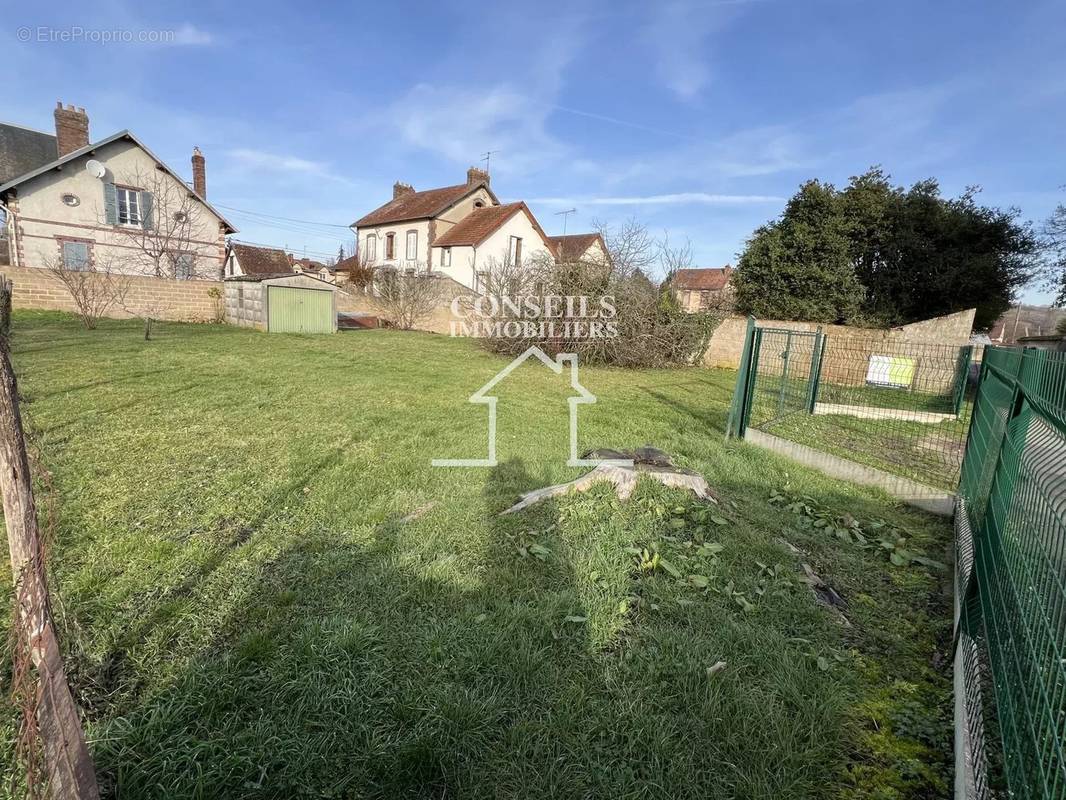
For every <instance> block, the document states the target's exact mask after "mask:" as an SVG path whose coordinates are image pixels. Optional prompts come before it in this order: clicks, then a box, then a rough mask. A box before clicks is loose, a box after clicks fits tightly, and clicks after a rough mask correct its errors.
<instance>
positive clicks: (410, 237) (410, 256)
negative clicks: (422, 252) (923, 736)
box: [407, 231, 418, 261]
mask: <svg viewBox="0 0 1066 800" xmlns="http://www.w3.org/2000/svg"><path fill="white" fill-rule="evenodd" d="M417 258H418V231H408V232H407V260H408V261H414V260H415V259H417Z"/></svg>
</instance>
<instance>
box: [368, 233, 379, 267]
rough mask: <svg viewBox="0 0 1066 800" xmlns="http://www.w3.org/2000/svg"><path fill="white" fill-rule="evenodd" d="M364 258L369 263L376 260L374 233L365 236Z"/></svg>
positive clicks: (376, 241)
mask: <svg viewBox="0 0 1066 800" xmlns="http://www.w3.org/2000/svg"><path fill="white" fill-rule="evenodd" d="M366 260H367V261H368V262H370V263H371V264H373V263H374V262H375V261H377V260H378V237H377V236H375V235H374V234H370V235H369V236H367V237H366Z"/></svg>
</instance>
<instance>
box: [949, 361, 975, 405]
mask: <svg viewBox="0 0 1066 800" xmlns="http://www.w3.org/2000/svg"><path fill="white" fill-rule="evenodd" d="M972 359H973V345H972V344H971V345H966V346H965V347H960V348H959V362H958V363H959V366H958V370H959V373H958V375H957V376H956V377H955V381H956V385H955V402H954V403H953V404H952V409H953V410H952V413H953V414H954V415H955V416H956V417H957V416H958V415H959V411H960V410H961V409H962V401H963V399H964V398H965V397H966V384H967V383H969V382H970V361H971V360H972Z"/></svg>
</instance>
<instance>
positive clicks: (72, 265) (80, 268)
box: [63, 242, 89, 272]
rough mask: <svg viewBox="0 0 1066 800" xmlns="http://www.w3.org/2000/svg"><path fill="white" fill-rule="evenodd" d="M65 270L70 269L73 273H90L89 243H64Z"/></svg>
mask: <svg viewBox="0 0 1066 800" xmlns="http://www.w3.org/2000/svg"><path fill="white" fill-rule="evenodd" d="M63 269H68V270H70V271H71V272H87V271H88V269H89V243H88V242H63Z"/></svg>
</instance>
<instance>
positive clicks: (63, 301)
mask: <svg viewBox="0 0 1066 800" xmlns="http://www.w3.org/2000/svg"><path fill="white" fill-rule="evenodd" d="M3 274H4V275H6V276H7V277H8V278H10V279H11V280H12V282H13V283H14V293H13V295H12V305H13V307H14V308H35V309H47V310H52V311H70V312H75V313H76V312H77V307H76V306H75V305H74V301H73V300H72V299H71V297H70V292H68V291H67V288H66V287H65V286H64V285H63V283H62V282H61V281H60V280H59V278H57V277H56V276H55V275H53V274H52V273H51V272H49V271H48V270H46V269H35V268H32V267H4V268H3ZM126 280H128V281H129V290H128V291H127V293H126V297H125V305H126V306H127V307H128V308H131V309H134V310H136V309H138V308H140V307H143V306H145V305H148V304H151V305H159V306H161V307H162V311H163V313H162V314H161V315H160V317H161V318H162V319H167V320H174V321H181V322H210V321H212V320H214V319H215V318H216V317H217V316H218V314H219V312H220V305H219V304H220V302H221V299H220V298H219V299H216V298H213V297H211V296H210V295H209V294H208V292H209V291H210V290H211V289H212V288H214V289H218V290H221V288H222V284H221V283H219V282H218V281H171V280H165V279H163V278H142V277H128V278H126ZM105 316H107V317H110V318H112V319H129V318H130V317H133V316H134V315H133V314H131V313H129V312H128V311H126V310H124V309H122V308H119V307H117V306H113V307H112V308H110V309H109V310H108V312H107V314H105Z"/></svg>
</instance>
